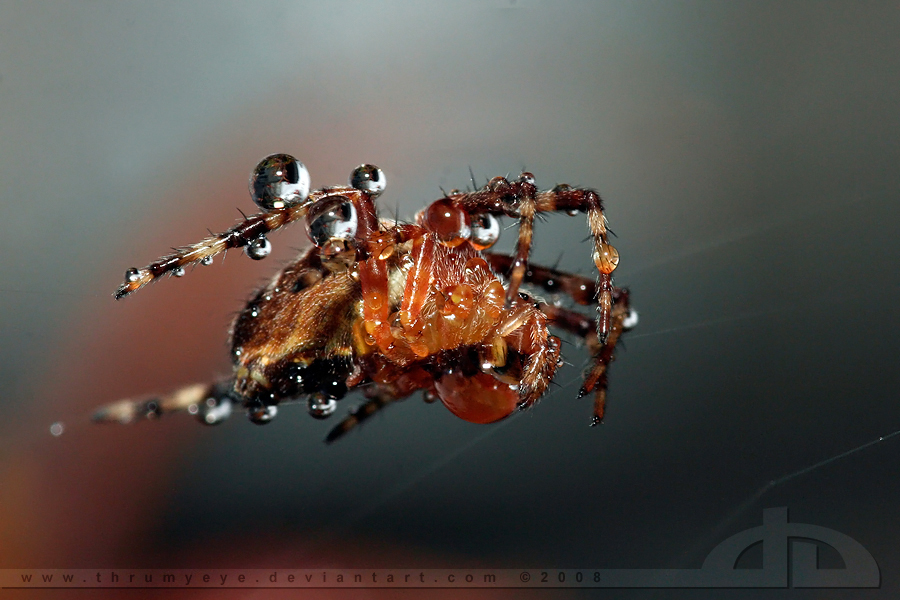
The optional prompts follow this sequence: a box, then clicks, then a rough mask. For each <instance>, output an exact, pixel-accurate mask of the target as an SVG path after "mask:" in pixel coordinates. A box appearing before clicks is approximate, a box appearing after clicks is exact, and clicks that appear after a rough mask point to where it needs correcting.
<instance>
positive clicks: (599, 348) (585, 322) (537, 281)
mask: <svg viewBox="0 0 900 600" xmlns="http://www.w3.org/2000/svg"><path fill="white" fill-rule="evenodd" d="M482 256H483V257H484V259H485V260H486V261H487V262H488V264H489V265H491V268H493V269H494V270H496V271H504V270H506V269H509V267H510V265H511V264H512V262H513V261H514V260H515V258H514V257H512V256H507V255H504V254H496V253H493V252H483V253H482ZM525 282H526V283H530V284H533V285H538V286H540V287H542V288H543V289H545V290H547V291H548V292H562V293H565V294H567V295H568V296H570V297H571V298H572V299H573V300H574V301H575V302H577V303H578V304H582V305H586V304H590V302H591V299H592V298H594V297H595V295H596V293H597V289H598V286H597V284H596V283H595V282H594V281H593V280H591V279H589V278H587V277H582V276H580V275H573V274H571V273H565V272H563V271H559V270H557V269H553V268H548V267H542V266H539V265H529V266H528V270H527V271H526V272H525ZM610 296H611V304H612V308H611V315H610V328H609V329H610V334H609V336H608V337H607V339H606V340H605V341H604V342H603V343H601V342H600V340H599V338H598V336H597V333H596V331H597V325H596V322H595V320H594V319H591V318H589V317H587V316H585V315H583V314H581V313H579V312H577V311H573V310H568V309H565V308H561V307H557V306H553V305H550V304H547V303H544V302H542V303H540V305H539V306H540V309H541V311H543V313H544V314H545V315H547V317H548V318H549V319H550V321H551V322H552V323H553V324H554V325H556V326H557V327H559V328H560V329H563V330H565V331H568V332H570V333H573V334H575V335H577V336H579V337H581V338H583V339H584V340H585V343H586V344H587V346H588V348H589V349H590V351H591V354H592V355H593V357H594V364H593V366H592V368H591V370H590V371H588V373H587V376H586V377H585V381H584V384H583V386H582V388H581V390H580V391H579V395H578V397H579V398H581V397H583V396H585V395H586V394H588V393H590V392H591V391H593V392H594V417H593V419H592V422H591V424H592V425H596V424H598V423H600V421H602V419H603V414H604V412H605V405H606V388H607V379H606V371H607V369H608V367H609V363H610V362H612V361H613V359H614V356H613V351H614V350H615V347H616V344H617V343H618V340H619V337H620V336H621V335H622V333H623V332H624V331H626V330H627V329H629V328H630V327H627V326H626V323H627V321H628V319H629V317H630V316H631V315H632V311H631V307H630V304H629V298H628V290H627V289H623V288H613V289H612V291H611V293H610Z"/></svg>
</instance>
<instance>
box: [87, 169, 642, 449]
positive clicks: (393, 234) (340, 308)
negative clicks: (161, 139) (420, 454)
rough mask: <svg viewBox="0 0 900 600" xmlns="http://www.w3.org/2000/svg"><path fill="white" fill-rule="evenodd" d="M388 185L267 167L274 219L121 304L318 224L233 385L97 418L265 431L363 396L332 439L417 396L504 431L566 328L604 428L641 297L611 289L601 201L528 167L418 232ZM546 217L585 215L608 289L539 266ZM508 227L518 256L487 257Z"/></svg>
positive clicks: (180, 261) (261, 186)
mask: <svg viewBox="0 0 900 600" xmlns="http://www.w3.org/2000/svg"><path fill="white" fill-rule="evenodd" d="M385 182H386V181H385V175H384V173H383V172H382V170H381V169H379V168H378V167H376V166H374V165H368V164H365V165H360V166H359V167H357V168H356V169H354V170H353V172H352V174H351V176H350V185H349V187H348V186H335V187H326V188H322V189H319V190H315V191H312V192H311V191H310V177H309V172H308V171H307V169H306V167H305V166H304V165H303V164H302V163H301V162H299V161H298V160H297V159H295V158H293V157H292V156H290V155H287V154H274V155H271V156H268V157H266V158H264V159H263V160H262V161H261V162H260V163H259V164H258V165H257V167H256V168H255V169H254V170H253V172H252V174H251V177H250V192H251V195H252V197H253V200H254V202H255V203H256V204H257V206H259V208H260V209H261V210H262V212H260V213H258V214H255V215H253V216H250V217H245V219H244V220H243V221H241V222H239V223H237V224H236V225H235V226H233V227H232V228H230V229H228V230H227V231H225V232H224V233H221V234H218V235H213V236H211V237H208V238H206V239H204V240H203V241H201V242H199V243H196V244H193V245H191V246H186V247H183V248H180V249H177V250H176V251H175V253H173V254H170V255H168V256H164V257H162V258H161V259H159V260H157V261H156V262H154V263H151V264H150V265H148V266H147V267H145V268H143V269H137V268H131V269H128V270H127V271H126V272H125V281H124V283H123V284H122V285H121V286H120V287H119V288H118V290H117V291H116V293H115V297H116V299H121V298H123V297H125V296H127V295H129V294H131V293H133V292H135V291H137V290H138V289H140V288H142V287H144V286H145V285H147V284H148V283H150V282H152V281H154V280H156V279H158V278H160V277H161V276H163V275H165V274H170V275H175V276H177V277H180V276H182V275H184V268H185V266H187V265H195V264H198V263H199V264H201V265H208V264H211V263H212V260H213V257H214V256H215V255H216V254H218V253H220V252H224V251H226V250H228V249H229V248H239V247H243V248H244V249H245V252H246V253H247V255H248V256H249V257H250V258H253V259H256V260H259V259H263V258H265V257H266V256H267V255H268V254H269V253H270V252H271V244H270V242H269V241H268V239H267V238H266V235H267V234H268V233H269V232H272V231H275V230H277V229H280V228H281V227H284V226H286V225H288V224H289V223H292V222H294V221H298V220H302V221H303V222H304V223H305V226H306V233H307V234H308V236H309V238H310V240H311V241H312V243H313V245H312V246H311V247H309V248H308V249H306V250H305V251H303V252H301V254H300V255H299V256H298V257H297V259H296V260H295V261H294V262H292V263H290V264H288V265H287V266H286V267H285V268H284V269H282V270H281V272H279V273H278V274H277V275H276V276H275V278H274V279H273V280H272V281H271V282H270V283H269V284H268V285H266V286H265V287H263V288H262V289H260V290H259V291H258V292H257V293H256V294H255V295H254V296H253V297H252V298H251V299H250V301H249V302H248V303H247V305H246V307H245V308H244V309H243V310H242V311H241V312H240V313H239V315H238V316H237V318H236V319H235V321H234V324H233V326H232V330H231V354H232V360H233V363H234V371H233V374H232V375H231V376H230V377H228V378H225V379H222V380H219V381H216V382H214V383H208V384H196V385H191V386H188V387H185V388H182V389H180V390H177V391H175V392H173V393H171V394H168V395H164V396H161V397H158V398H153V399H150V400H122V401H119V402H116V403H113V404H109V405H106V406H104V407H101V408H100V409H99V410H98V411H97V412H96V413H95V415H94V420H96V421H100V422H122V423H127V422H131V421H134V420H136V419H138V418H141V417H146V418H154V417H157V416H160V415H162V414H166V413H171V412H176V411H187V412H189V413H191V414H194V415H196V416H197V417H198V419H199V420H200V421H201V422H204V423H207V424H217V423H220V422H222V421H223V420H224V419H226V418H227V417H228V416H230V414H231V413H232V411H233V409H234V407H235V406H240V407H242V408H243V409H244V410H245V411H246V413H247V415H248V417H249V419H250V420H251V421H252V422H253V423H257V424H265V423H268V422H270V421H271V420H272V419H273V418H274V417H275V416H276V414H277V412H278V406H279V405H280V404H284V403H286V402H291V401H298V400H300V399H303V398H305V399H306V403H307V407H308V410H309V413H310V414H311V415H312V416H313V417H316V418H319V419H324V418H327V417H329V416H331V415H332V414H333V413H334V412H335V410H336V407H337V401H338V400H340V399H341V398H343V397H344V396H345V395H346V394H347V393H348V392H349V391H351V390H354V389H355V388H360V389H362V391H363V394H364V396H365V398H366V402H365V403H364V404H363V405H362V406H361V407H359V408H357V409H354V410H351V411H350V414H349V415H348V416H347V417H346V418H345V419H344V420H343V421H341V423H339V424H338V425H337V426H336V427H335V428H334V429H332V430H331V432H330V433H329V434H328V436H327V437H326V442H328V443H330V442H333V441H334V440H336V439H338V438H339V437H341V436H342V435H344V434H345V433H347V432H348V431H350V430H351V429H353V428H354V427H356V426H357V425H358V424H359V423H361V422H362V421H364V420H365V419H367V418H368V417H370V416H371V415H373V414H374V413H376V412H377V411H379V410H380V409H382V408H384V407H385V406H387V405H388V404H390V403H392V402H396V401H398V400H402V399H404V398H406V397H407V396H409V395H410V394H412V393H413V392H415V391H417V390H422V391H423V392H424V398H425V401H426V402H434V401H436V400H440V401H441V402H442V403H443V404H444V405H445V406H446V407H447V408H448V409H449V410H450V411H451V412H452V413H453V414H455V415H456V416H458V417H460V418H461V419H464V420H466V421H470V422H473V423H492V422H495V421H499V420H501V419H503V418H505V417H507V416H509V415H510V414H512V413H513V412H514V411H517V410H522V409H525V408H528V407H530V406H532V405H534V404H535V403H536V402H537V401H538V399H539V398H540V397H541V396H542V395H543V394H544V392H545V391H546V390H547V387H548V385H549V384H550V382H551V380H552V379H553V377H554V375H555V373H556V371H557V369H558V368H559V366H560V365H561V364H562V357H561V355H560V339H559V338H558V337H556V336H554V335H552V334H551V333H550V326H551V325H553V326H556V327H559V328H560V329H562V330H565V331H568V332H570V333H572V334H574V335H575V336H578V337H580V338H582V339H584V340H585V342H586V344H587V347H588V348H589V349H590V351H591V353H592V355H593V364H592V366H591V368H590V369H589V370H588V372H587V374H586V377H585V380H584V383H583V385H582V387H581V391H580V392H579V398H580V397H582V396H584V395H586V394H588V393H590V392H593V394H594V408H593V417H592V419H591V425H596V424H598V423H600V422H601V420H602V419H603V414H604V406H605V400H606V388H607V379H606V371H607V367H608V365H609V363H610V362H611V361H612V360H613V351H614V349H615V346H616V342H617V341H618V339H619V336H620V335H621V334H622V332H623V331H625V330H627V329H629V328H631V327H632V326H634V325H635V324H636V322H637V314H636V313H635V312H634V311H632V310H631V309H630V308H629V302H628V291H627V290H625V289H620V288H616V287H613V285H612V277H611V275H612V272H613V270H614V269H615V268H616V265H617V264H618V260H619V257H618V253H617V252H616V250H615V248H613V247H612V246H611V245H610V243H609V241H608V236H607V228H606V220H605V217H604V215H603V207H602V204H601V201H600V196H599V195H598V194H597V193H596V192H595V191H593V190H590V189H581V188H574V187H570V186H568V185H557V186H556V187H554V188H553V189H552V190H549V191H543V192H542V191H538V189H537V187H535V180H534V176H533V175H532V174H531V173H527V172H525V173H522V174H521V175H519V177H518V178H516V179H515V180H512V181H510V180H508V179H506V178H504V177H495V178H494V179H492V180H490V181H489V182H488V183H487V185H485V186H484V187H481V188H480V189H474V190H473V191H467V192H460V191H457V190H452V191H451V192H450V193H449V194H444V197H443V198H440V199H439V200H437V201H435V202H433V203H431V204H430V205H429V206H427V207H426V208H425V209H423V210H422V211H420V212H419V213H418V214H417V215H416V222H415V223H404V222H400V221H399V220H389V219H379V218H378V216H377V210H376V206H375V199H376V198H377V197H378V196H380V195H381V194H382V192H383V191H384V189H385ZM473 183H474V179H473ZM548 211H567V212H568V213H569V214H571V215H575V214H578V213H586V214H587V221H588V225H589V227H590V230H591V234H592V237H593V259H594V262H595V264H596V266H597V270H598V273H599V275H598V277H597V278H596V280H595V279H593V278H590V279H589V278H586V277H580V276H577V275H572V274H568V273H564V272H561V271H558V270H556V269H555V268H547V267H540V266H536V265H531V264H529V263H528V255H529V251H530V248H531V242H532V232H533V226H534V219H535V216H536V215H538V214H539V213H543V212H548ZM501 216H507V217H512V218H515V219H518V242H517V246H516V250H515V253H514V254H513V255H512V256H507V255H503V254H499V253H493V252H490V251H488V249H489V248H490V247H491V246H493V245H494V243H495V242H496V241H497V239H498V238H499V236H500V223H499V221H498V217H501ZM501 274H503V275H501ZM523 283H527V284H531V285H533V286H538V287H540V288H543V289H544V290H546V291H549V292H553V293H564V294H567V295H568V296H570V297H571V298H572V299H573V300H574V301H575V302H576V303H578V304H583V305H587V304H591V303H593V302H596V303H597V318H596V319H591V318H589V317H587V316H585V315H582V314H581V313H578V312H576V311H572V310H569V309H566V308H563V307H561V306H559V305H558V303H556V304H554V303H548V302H546V301H544V300H541V299H540V298H538V297H537V296H534V295H532V294H530V293H527V292H525V291H524V290H523V289H522V288H521V286H522V284H523Z"/></svg>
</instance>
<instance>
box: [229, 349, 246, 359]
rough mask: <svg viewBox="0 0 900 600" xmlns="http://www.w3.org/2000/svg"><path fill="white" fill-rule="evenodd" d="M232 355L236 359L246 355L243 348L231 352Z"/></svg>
mask: <svg viewBox="0 0 900 600" xmlns="http://www.w3.org/2000/svg"><path fill="white" fill-rule="evenodd" d="M231 353H232V354H234V357H235V358H239V357H240V356H241V354H243V353H244V350H243V348H235V349H234V350H232V351H231Z"/></svg>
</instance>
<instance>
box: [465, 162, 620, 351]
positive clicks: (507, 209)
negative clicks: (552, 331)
mask: <svg viewBox="0 0 900 600" xmlns="http://www.w3.org/2000/svg"><path fill="white" fill-rule="evenodd" d="M449 199H450V200H451V202H453V204H454V205H456V206H458V207H460V208H462V209H463V210H464V211H466V212H467V213H468V214H480V213H491V214H494V215H507V216H511V217H515V218H518V219H519V237H518V240H517V243H516V253H515V257H514V259H513V261H512V264H511V266H510V269H509V271H508V273H509V286H508V287H507V295H506V298H507V305H509V304H511V303H512V302H513V301H514V300H515V297H516V294H518V290H519V286H520V285H521V283H522V281H523V279H524V276H525V273H526V271H527V270H528V256H529V253H530V250H531V244H532V238H533V231H534V227H533V224H534V217H535V215H536V214H538V213H543V212H554V211H566V212H568V213H570V214H571V213H573V212H583V213H586V214H587V221H588V227H589V228H590V230H591V235H592V237H593V240H594V252H593V259H594V264H595V265H596V266H597V271H598V274H599V275H598V279H597V284H596V299H597V337H598V339H599V340H600V341H601V342H605V341H606V340H607V338H608V337H609V334H610V316H611V314H612V292H613V285H612V272H613V271H614V270H615V268H616V266H617V265H618V263H619V254H618V252H617V251H616V249H615V248H614V247H613V246H612V245H611V244H610V243H609V239H608V235H607V230H606V218H605V217H604V216H603V203H602V201H601V199H600V195H599V194H597V192H596V191H594V190H591V189H586V188H573V187H570V186H568V185H558V186H556V187H555V188H553V189H552V190H550V191H547V192H540V193H536V188H535V186H534V176H533V175H532V174H531V173H527V172H526V173H522V174H521V175H519V177H518V179H516V180H514V181H507V180H506V179H505V178H503V177H495V178H494V179H492V180H491V181H490V182H489V183H488V184H487V185H486V186H485V187H484V188H482V189H481V190H478V191H476V192H470V193H461V194H451V195H450V196H449Z"/></svg>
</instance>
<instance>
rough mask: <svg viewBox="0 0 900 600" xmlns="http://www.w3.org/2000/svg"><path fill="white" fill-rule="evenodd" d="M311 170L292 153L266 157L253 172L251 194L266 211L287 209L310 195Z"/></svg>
mask: <svg viewBox="0 0 900 600" xmlns="http://www.w3.org/2000/svg"><path fill="white" fill-rule="evenodd" d="M309 184H310V179H309V171H307V170H306V167H305V166H303V163H301V162H300V161H298V160H297V159H296V158H294V157H293V156H291V155H290V154H272V155H271V156H267V157H266V158H264V159H262V160H261V161H260V162H259V164H258V165H256V168H255V169H253V173H252V174H251V175H250V195H251V196H252V197H253V201H254V202H255V203H256V205H257V206H259V207H260V208H261V209H263V210H273V209H278V208H286V207H288V206H293V205H295V204H300V203H301V202H303V201H305V200H306V198H307V197H309Z"/></svg>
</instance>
